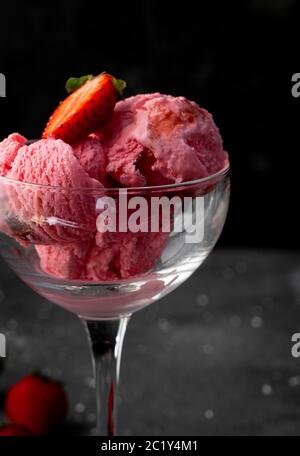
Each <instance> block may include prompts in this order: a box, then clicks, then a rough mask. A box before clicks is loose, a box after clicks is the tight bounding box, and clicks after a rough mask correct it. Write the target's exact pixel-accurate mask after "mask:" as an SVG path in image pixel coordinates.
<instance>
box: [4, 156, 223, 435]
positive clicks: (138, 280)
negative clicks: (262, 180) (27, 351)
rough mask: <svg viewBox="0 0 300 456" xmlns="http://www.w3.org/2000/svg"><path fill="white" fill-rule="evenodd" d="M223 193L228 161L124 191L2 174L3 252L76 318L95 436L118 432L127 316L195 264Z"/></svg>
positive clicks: (210, 236)
mask: <svg viewBox="0 0 300 456" xmlns="http://www.w3.org/2000/svg"><path fill="white" fill-rule="evenodd" d="M229 194H230V182H229V165H228V164H226V166H225V167H224V169H222V170H221V171H219V172H218V173H216V174H214V175H212V176H209V177H206V178H204V179H199V180H197V181H192V182H186V183H180V184H170V185H164V186H157V187H145V188H128V189H124V188H122V189H116V188H112V189H105V188H63V187H51V186H47V185H36V184H31V183H24V182H20V181H15V180H11V179H8V178H5V177H0V248H1V255H2V256H3V257H4V259H5V260H6V262H7V263H8V264H9V265H10V266H11V268H12V269H13V270H14V271H15V272H16V273H17V275H18V276H19V277H20V278H21V279H22V280H23V281H24V282H25V283H26V284H28V285H29V286H30V287H31V288H32V289H33V290H35V291H36V292H37V293H39V294H40V295H41V296H43V297H44V298H46V299H48V300H49V301H51V302H53V303H55V304H58V305H59V306H61V307H63V308H65V309H67V310H69V311H71V312H73V313H75V314H76V315H78V316H79V317H80V319H81V320H82V322H83V323H84V325H85V328H86V331H87V334H88V338H89V342H90V347H91V352H92V359H93V366H94V373H95V385H96V398H97V432H98V434H99V435H101V436H114V435H116V414H117V401H116V397H117V391H118V382H119V370H120V360H121V352H122V344H123V340H124V335H125V332H126V327H127V324H128V321H129V319H130V317H131V315H132V314H133V313H135V312H136V311H138V310H140V309H142V308H144V307H146V306H148V305H149V304H151V303H153V302H155V301H157V300H158V299H160V298H162V297H163V296H165V295H167V294H168V293H170V292H171V291H173V290H175V289H176V288H177V287H178V286H179V285H181V284H182V283H183V282H184V281H185V280H187V279H188V278H189V277H190V276H191V274H192V273H193V272H195V270H196V269H197V268H198V267H199V266H200V265H201V264H202V263H203V261H204V260H205V258H206V257H207V256H208V254H209V253H210V251H211V250H212V249H213V247H214V245H215V243H216V242H217V240H218V238H219V236H220V233H221V231H222V228H223V225H224V222H225V219H226V214H227V209H228V204H229ZM141 207H143V211H142V210H141ZM153 207H155V208H156V209H155V210H154V209H153ZM137 208H138V209H137ZM157 208H158V209H157ZM137 210H139V214H137V212H136V211H137ZM109 216H111V219H112V220H113V221H114V223H113V225H115V226H114V227H113V228H114V229H111V228H112V227H111V226H110V225H111V223H110V222H111V220H110V221H109V220H108V218H109ZM143 218H144V220H142V219H143ZM125 219H126V220H125ZM125 222H126V223H125ZM122 224H123V226H122V227H121V225H122ZM124 226H125V228H124Z"/></svg>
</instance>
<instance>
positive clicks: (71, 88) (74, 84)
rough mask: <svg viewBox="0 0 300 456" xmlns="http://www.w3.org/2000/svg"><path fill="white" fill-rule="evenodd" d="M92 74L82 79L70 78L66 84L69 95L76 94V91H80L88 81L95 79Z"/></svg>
mask: <svg viewBox="0 0 300 456" xmlns="http://www.w3.org/2000/svg"><path fill="white" fill-rule="evenodd" d="M93 77H94V76H93V75H92V74H87V75H86V76H81V77H80V78H69V79H68V80H67V83H66V91H67V92H68V93H72V92H75V90H77V89H79V87H81V86H83V84H85V83H86V81H89V80H90V79H93Z"/></svg>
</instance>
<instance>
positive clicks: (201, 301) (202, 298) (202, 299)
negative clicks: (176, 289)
mask: <svg viewBox="0 0 300 456" xmlns="http://www.w3.org/2000/svg"><path fill="white" fill-rule="evenodd" d="M196 301H197V304H198V306H201V307H205V306H207V304H208V296H206V295H205V294H200V295H198V296H197V298H196Z"/></svg>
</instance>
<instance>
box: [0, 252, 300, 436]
mask: <svg viewBox="0 0 300 456" xmlns="http://www.w3.org/2000/svg"><path fill="white" fill-rule="evenodd" d="M0 271H1V273H0V290H1V291H0V302H1V308H0V331H2V332H4V333H5V334H6V335H7V338H8V351H9V353H8V354H9V356H8V359H7V362H6V366H5V370H4V371H3V372H2V373H1V374H0V391H1V394H2V393H3V392H4V391H5V389H6V388H7V387H8V386H9V385H10V384H11V383H12V382H13V381H15V380H17V379H18V378H19V377H20V376H22V375H24V374H26V373H28V372H29V371H30V370H32V369H33V368H39V369H42V370H43V371H44V372H46V373H49V374H51V375H53V376H54V377H57V378H59V379H61V380H63V382H64V383H65V385H66V389H67V391H68V394H69V397H70V401H71V411H70V417H69V425H68V426H67V427H66V428H65V429H63V430H62V432H64V433H88V432H89V429H90V428H92V427H93V420H94V397H93V390H92V381H91V366H90V362H89V354H88V346H87V343H86V340H85V334H84V331H83V329H82V327H81V325H80V323H79V321H78V320H77V319H76V317H75V316H73V315H71V314H68V313H67V312H65V311H63V310H61V309H60V308H58V307H56V306H54V305H52V304H50V303H47V302H45V301H43V300H42V299H41V298H39V297H38V296H37V295H35V294H34V293H33V292H31V290H29V289H28V288H27V287H26V286H25V285H24V284H22V283H21V282H20V281H19V280H18V279H16V278H15V277H14V275H13V274H12V273H11V272H9V270H8V269H7V268H5V267H1V268H0ZM299 297H300V260H299V254H298V253H289V252H271V251H269V252H267V251H266V252H255V251H253V252H250V251H242V250H241V251H238V250H237V251H232V250H227V251H226V250H224V251H223V250H222V251H220V250H216V251H215V252H213V253H212V254H211V256H210V258H209V259H208V260H207V262H206V263H205V264H204V265H203V267H202V268H201V269H200V270H199V271H198V272H197V273H196V274H195V275H194V276H193V277H192V278H191V279H190V280H189V281H188V282H187V283H186V284H185V285H183V286H182V287H181V288H179V289H178V290H177V291H176V292H174V293H173V294H171V295H170V296H169V297H167V298H165V299H163V300H162V301H161V302H160V303H157V304H155V305H153V306H152V307H149V308H148V309H146V310H144V311H141V312H140V313H138V314H136V315H135V316H134V317H133V318H132V321H131V323H130V325H129V329H128V334H127V338H126V341H125V349H124V358H123V364H122V386H121V404H120V419H119V428H120V434H122V435H219V434H227V435H228V434H230V435H248V434H250V435H257V434H259V435H286V434H289V435H297V434H299V433H300V431H299V429H300V364H299V361H297V360H295V359H293V358H292V356H291V354H290V350H291V342H290V339H291V335H292V334H293V333H295V332H297V331H298V330H299V329H300V298H299Z"/></svg>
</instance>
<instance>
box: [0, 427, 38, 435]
mask: <svg viewBox="0 0 300 456" xmlns="http://www.w3.org/2000/svg"><path fill="white" fill-rule="evenodd" d="M29 435H32V434H31V432H29V431H28V430H27V429H25V428H24V427H22V426H19V425H18V424H6V425H4V426H1V427H0V436H1V437H4V436H5V437H20V436H22V437H23V436H24V437H25V436H29Z"/></svg>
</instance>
